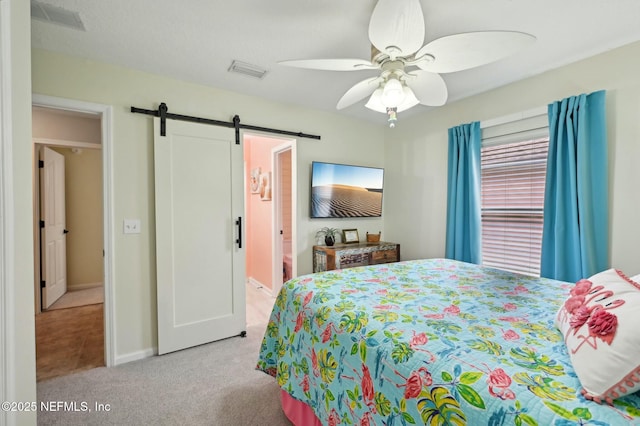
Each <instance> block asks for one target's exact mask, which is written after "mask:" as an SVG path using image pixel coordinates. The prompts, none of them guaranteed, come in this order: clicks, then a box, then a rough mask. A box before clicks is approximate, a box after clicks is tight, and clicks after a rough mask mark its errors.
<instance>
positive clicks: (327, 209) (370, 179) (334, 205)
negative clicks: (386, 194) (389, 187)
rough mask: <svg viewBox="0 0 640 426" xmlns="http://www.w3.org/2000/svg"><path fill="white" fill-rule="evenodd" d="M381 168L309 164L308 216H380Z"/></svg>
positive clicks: (382, 173) (382, 171)
mask: <svg viewBox="0 0 640 426" xmlns="http://www.w3.org/2000/svg"><path fill="white" fill-rule="evenodd" d="M383 175H384V169H381V168H376V167H363V166H353V165H347V164H334V163H321V162H317V161H314V162H313V163H312V164H311V217H312V218H331V217H333V218H343V217H344V218H347V217H379V216H382V183H383V180H384V179H383Z"/></svg>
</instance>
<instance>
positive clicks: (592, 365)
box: [556, 269, 640, 403]
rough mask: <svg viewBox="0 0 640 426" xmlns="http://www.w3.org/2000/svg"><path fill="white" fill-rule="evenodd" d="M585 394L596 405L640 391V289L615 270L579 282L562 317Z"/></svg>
mask: <svg viewBox="0 0 640 426" xmlns="http://www.w3.org/2000/svg"><path fill="white" fill-rule="evenodd" d="M556 326H557V327H558V328H559V329H560V331H561V332H562V334H563V335H564V341H565V344H566V345H567V350H568V352H569V356H570V357H571V362H572V364H573V367H574V369H575V371H576V374H577V375H578V378H579V379H580V383H581V384H582V388H583V389H582V394H583V395H584V396H585V398H587V399H591V400H594V401H596V402H603V401H604V402H607V403H611V402H612V401H613V400H614V399H616V398H620V397H621V396H624V395H626V394H629V393H632V392H635V391H637V390H638V389H640V333H639V332H638V327H639V326H640V284H639V283H637V282H634V281H633V280H631V279H629V278H627V277H626V276H625V275H624V274H623V273H622V272H620V271H618V270H616V269H609V270H606V271H603V272H600V273H598V274H596V275H594V276H592V277H591V278H589V279H582V280H580V281H578V282H577V283H576V284H575V285H574V286H573V288H571V291H570V293H569V297H568V298H567V300H566V301H565V303H564V304H563V306H562V307H561V308H560V310H559V311H558V314H557V317H556Z"/></svg>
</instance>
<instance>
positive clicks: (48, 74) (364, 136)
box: [23, 49, 384, 358]
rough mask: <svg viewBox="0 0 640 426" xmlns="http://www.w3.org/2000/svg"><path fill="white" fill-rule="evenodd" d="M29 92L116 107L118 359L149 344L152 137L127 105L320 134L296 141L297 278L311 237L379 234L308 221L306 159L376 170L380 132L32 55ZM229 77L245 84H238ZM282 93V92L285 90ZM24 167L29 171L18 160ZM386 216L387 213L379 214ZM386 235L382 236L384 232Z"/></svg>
mask: <svg viewBox="0 0 640 426" xmlns="http://www.w3.org/2000/svg"><path fill="white" fill-rule="evenodd" d="M32 62H33V71H32V72H33V80H32V84H33V92H34V93H38V94H43V95H50V96H58V97H63V98H71V99H77V100H83V101H88V102H94V103H99V104H106V105H112V106H113V123H114V124H113V168H114V170H113V193H114V201H113V212H114V221H115V229H116V235H115V241H114V252H115V258H114V265H115V266H114V267H115V271H114V277H113V281H114V290H115V309H116V311H115V323H116V324H115V333H116V345H115V346H116V358H118V357H121V356H123V355H128V354H135V353H137V352H139V351H145V350H147V349H149V348H152V347H154V346H156V339H157V337H156V289H155V286H156V277H155V239H154V236H153V230H154V228H155V222H154V213H155V212H154V195H153V194H154V192H153V191H154V188H153V144H152V140H153V130H152V120H151V118H150V117H149V116H145V115H141V114H132V113H131V112H130V108H131V106H136V107H140V108H148V109H154V108H157V106H158V103H159V102H166V103H167V105H168V107H169V111H170V112H174V113H179V114H185V115H194V116H201V117H208V118H213V119H217V120H225V121H230V120H231V119H232V118H233V116H234V115H235V114H238V115H239V116H240V119H241V120H242V122H243V123H245V124H251V125H256V126H264V127H272V128H278V129H284V130H291V131H295V132H305V133H309V134H317V135H320V136H322V140H320V141H317V140H311V139H299V141H298V145H297V153H298V164H297V165H298V168H297V180H298V193H297V197H298V211H297V227H298V229H297V247H298V254H297V256H298V268H299V271H300V274H303V273H309V272H311V270H312V262H311V246H312V245H313V244H314V241H313V239H314V235H315V232H316V230H317V229H319V228H321V227H323V226H334V227H339V228H360V229H361V230H362V229H364V228H365V227H367V228H373V229H383V222H382V219H379V218H376V219H367V220H358V219H348V220H317V219H316V220H311V219H309V173H310V164H311V161H312V160H320V161H329V162H341V163H343V162H350V163H357V164H361V165H365V166H377V167H380V166H383V163H384V158H383V151H384V134H383V132H382V130H381V127H376V126H372V125H371V124H370V123H365V122H362V121H358V120H354V119H350V118H345V117H342V116H340V115H338V114H333V113H325V112H318V111H315V110H310V109H304V108H300V107H296V106H293V105H285V104H278V103H274V102H269V101H266V100H263V99H260V98H256V97H251V96H246V95H240V94H235V93H231V92H227V91H224V90H218V89H213V88H209V87H204V86H200V85H195V84H190V83H185V82H181V81H177V80H172V79H169V78H165V77H160V76H157V75H152V74H147V73H142V72H138V71H133V70H130V69H125V68H120V67H116V66H113V65H108V64H101V63H96V62H92V61H88V60H84V59H80V58H74V57H69V56H64V55H60V54H55V53H51V52H45V51H41V50H37V49H34V50H33V51H32ZM235 78H243V77H241V76H239V77H235ZM282 89H283V90H286V88H285V87H283V88H282ZM23 163H24V164H25V168H26V167H29V166H30V163H28V162H26V161H25V162H23ZM383 214H384V213H383ZM124 218H140V219H141V227H142V233H141V234H139V235H123V234H122V232H121V229H122V226H121V225H122V220H123V219H124ZM383 234H384V231H383Z"/></svg>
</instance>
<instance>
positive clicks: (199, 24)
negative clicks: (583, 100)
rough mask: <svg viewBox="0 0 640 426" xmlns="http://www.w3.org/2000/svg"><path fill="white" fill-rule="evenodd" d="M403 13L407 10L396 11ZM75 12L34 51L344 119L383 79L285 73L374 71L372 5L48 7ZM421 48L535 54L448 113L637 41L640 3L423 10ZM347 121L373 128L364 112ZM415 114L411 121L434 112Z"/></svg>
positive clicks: (202, 2) (39, 27) (338, 0)
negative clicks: (357, 67) (519, 46)
mask: <svg viewBox="0 0 640 426" xmlns="http://www.w3.org/2000/svg"><path fill="white" fill-rule="evenodd" d="M398 1H403V0H398ZM41 2H42V3H48V4H51V5H55V6H58V7H62V8H64V9H67V10H70V11H74V12H78V13H79V15H80V18H81V19H82V22H83V23H84V27H85V28H86V31H84V32H83V31H78V30H75V29H70V28H68V27H63V26H59V25H55V24H51V23H46V22H42V21H40V20H35V19H32V45H33V46H34V47H36V48H40V49H45V50H51V51H55V52H61V53H65V54H70V55H75V56H79V57H83V58H88V59H92V60H96V61H103V62H109V63H113V64H116V65H121V66H125V67H129V68H134V69H138V70H142V71H147V72H151V73H155V74H161V75H165V76H169V77H173V78H176V79H180V80H186V81H191V82H194V83H198V84H203V85H207V86H212V87H217V88H221V89H225V90H230V91H234V92H239V93H245V94H249V95H254V96H259V97H263V98H267V99H270V100H274V101H279V102H285V103H289V104H294V105H301V106H305V107H311V108H318V109H322V110H327V111H336V109H335V105H336V103H337V102H338V100H339V99H340V97H341V96H342V95H343V94H344V92H346V91H347V90H348V89H349V88H350V87H351V86H352V85H353V84H355V83H356V82H358V81H360V80H362V79H364V78H366V77H371V76H374V75H376V72H375V71H356V72H335V71H333V72H332V71H315V70H304V69H296V68H289V67H285V66H282V65H278V64H277V62H278V61H282V60H288V59H311V58H314V59H315V58H362V59H370V42H369V40H368V36H367V34H368V24H369V18H370V16H371V12H372V10H373V7H374V5H375V1H374V0H349V1H345V0H315V1H311V0H269V1H265V0H240V1H219V0H182V1H176V0H134V1H131V0H129V1H126V0H112V1H103V0H41ZM421 4H422V8H423V10H424V15H425V25H426V37H425V42H428V41H431V40H433V39H436V38H438V37H442V36H445V35H450V34H455V33H461V32H469V31H482V30H512V31H522V32H526V33H529V34H532V35H534V36H535V37H536V38H537V41H536V43H534V44H533V45H531V47H528V48H527V49H526V50H524V51H522V52H520V53H518V54H516V55H514V56H512V57H510V58H507V59H503V60H501V61H499V62H496V63H493V64H490V65H485V66H482V67H478V68H475V69H471V70H466V71H460V72H457V73H451V74H443V77H444V79H445V82H446V83H447V86H448V89H449V101H448V102H453V101H455V100H458V99H462V98H464V97H467V96H470V95H473V94H477V93H481V92H484V91H487V90H490V89H493V88H496V87H499V86H501V85H504V84H507V83H510V82H513V81H517V80H520V79H523V78H526V77H530V76H532V75H535V74H539V73H541V72H544V71H547V70H549V69H553V68H557V67H559V66H562V65H565V64H568V63H571V62H575V61H577V60H580V59H583V58H586V57H589V56H592V55H595V54H598V53H601V52H604V51H607V50H610V49H613V48H615V47H619V46H622V45H624V44H628V43H630V42H633V41H637V40H640V24H638V22H639V21H640V1H638V0H536V1H525V0H447V1H443V0H421ZM234 59H235V60H239V61H243V62H247V63H250V64H255V65H258V66H261V67H263V68H266V69H267V70H268V73H267V74H266V76H265V77H264V78H263V79H261V80H259V79H255V78H251V77H247V76H243V75H238V74H231V73H229V72H227V69H228V68H229V66H230V65H231V62H232V61H233V60H234ZM364 103H365V101H362V102H359V103H357V104H354V105H352V106H350V107H348V108H346V109H344V110H341V111H340V112H341V113H343V114H346V115H348V116H351V117H358V118H361V119H365V120H369V121H371V122H376V123H384V122H385V121H386V118H385V116H384V115H382V114H380V113H376V112H373V111H370V110H368V109H367V108H365V107H364ZM427 108H428V107H426V106H421V105H419V106H416V107H414V108H413V109H411V110H409V111H406V112H404V113H402V114H401V115H404V116H408V115H412V114H415V113H417V112H420V111H426V109H427Z"/></svg>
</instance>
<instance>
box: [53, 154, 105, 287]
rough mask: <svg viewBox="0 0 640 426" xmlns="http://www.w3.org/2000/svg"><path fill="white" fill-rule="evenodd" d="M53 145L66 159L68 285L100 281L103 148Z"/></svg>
mask: <svg viewBox="0 0 640 426" xmlns="http://www.w3.org/2000/svg"><path fill="white" fill-rule="evenodd" d="M54 149H55V150H56V151H58V152H59V153H61V154H62V155H64V159H65V178H66V179H65V180H66V182H65V192H66V194H65V195H66V197H65V207H66V214H67V229H68V230H69V233H68V234H67V287H68V288H69V290H73V289H74V288H82V286H83V285H86V284H97V283H102V277H103V261H102V259H103V257H102V248H103V244H102V210H103V209H102V151H101V150H99V149H81V150H80V151H76V152H74V151H73V150H72V149H70V148H54Z"/></svg>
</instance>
